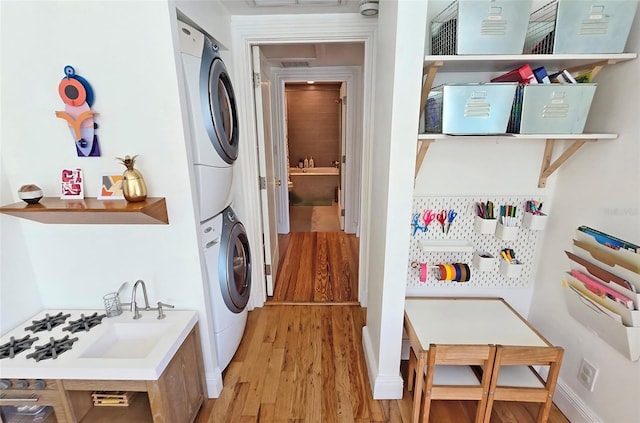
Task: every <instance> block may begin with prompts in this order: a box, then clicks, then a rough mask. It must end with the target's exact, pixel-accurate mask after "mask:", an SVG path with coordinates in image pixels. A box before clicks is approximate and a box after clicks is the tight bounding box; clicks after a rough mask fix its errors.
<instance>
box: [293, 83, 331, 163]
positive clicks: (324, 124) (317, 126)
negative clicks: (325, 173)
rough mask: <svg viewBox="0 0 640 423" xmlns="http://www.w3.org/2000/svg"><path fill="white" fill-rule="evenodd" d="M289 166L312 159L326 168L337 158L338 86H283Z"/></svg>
mask: <svg viewBox="0 0 640 423" xmlns="http://www.w3.org/2000/svg"><path fill="white" fill-rule="evenodd" d="M285 94H286V99H287V128H288V135H289V160H290V166H291V167H296V166H298V161H299V160H300V159H303V160H304V158H305V157H313V160H314V162H315V166H316V167H329V166H331V163H332V162H333V161H336V160H339V157H340V102H339V100H340V84H339V83H335V84H334V83H331V84H313V85H309V84H286V86H285Z"/></svg>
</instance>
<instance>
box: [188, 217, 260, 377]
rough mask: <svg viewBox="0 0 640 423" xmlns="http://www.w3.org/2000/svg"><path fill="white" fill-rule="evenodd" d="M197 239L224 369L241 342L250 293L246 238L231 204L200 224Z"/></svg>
mask: <svg viewBox="0 0 640 423" xmlns="http://www.w3.org/2000/svg"><path fill="white" fill-rule="evenodd" d="M200 239H201V243H202V248H203V250H204V259H205V266H206V270H207V278H208V284H209V296H210V303H209V305H210V308H211V311H212V315H213V331H214V338H215V343H216V353H217V356H218V366H219V367H220V369H221V370H224V369H225V368H226V367H227V366H228V365H229V362H230V361H231V359H232V358H233V355H234V354H235V352H236V350H237V349H238V346H239V345H240V341H241V340H242V335H243V334H244V329H245V326H246V323H247V314H248V311H247V302H248V301H249V294H250V293H251V251H250V249H249V239H248V238H247V233H246V232H245V229H244V226H243V225H242V223H241V222H240V221H238V219H237V217H236V214H235V213H234V211H233V209H232V208H231V207H227V208H226V209H224V210H223V212H222V213H220V214H219V215H217V216H215V217H214V218H213V219H209V220H207V221H205V222H203V223H202V224H201V233H200Z"/></svg>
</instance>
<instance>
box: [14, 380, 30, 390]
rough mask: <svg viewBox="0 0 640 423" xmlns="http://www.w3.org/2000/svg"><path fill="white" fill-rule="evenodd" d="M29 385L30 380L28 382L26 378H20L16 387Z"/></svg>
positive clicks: (20, 387) (23, 387)
mask: <svg viewBox="0 0 640 423" xmlns="http://www.w3.org/2000/svg"><path fill="white" fill-rule="evenodd" d="M28 386H29V382H27V381H26V380H24V379H20V380H18V381H16V383H15V387H16V388H18V389H25V388H27V387H28Z"/></svg>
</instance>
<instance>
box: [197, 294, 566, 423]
mask: <svg viewBox="0 0 640 423" xmlns="http://www.w3.org/2000/svg"><path fill="white" fill-rule="evenodd" d="M364 323H365V311H364V309H362V308H361V307H359V306H357V305H333V306H327V305H274V306H270V307H263V308H260V309H255V310H253V311H251V312H249V318H248V322H247V329H246V332H245V335H244V337H243V339H242V343H241V344H240V347H239V349H238V351H237V352H236V354H235V356H234V357H233V360H232V361H231V363H230V364H229V367H228V368H227V370H226V371H225V373H224V389H223V390H222V393H221V395H220V397H219V398H217V399H210V400H208V401H207V402H206V403H205V405H204V407H203V408H202V409H201V410H200V413H199V415H198V417H197V418H196V420H195V423H222V422H230V423H238V422H265V423H270V422H278V423H280V422H304V423H331V422H361V423H362V422H391V423H396V422H397V423H409V422H410V418H411V397H410V395H409V393H407V392H406V390H405V392H404V397H403V398H402V399H400V400H384V401H376V400H373V399H372V396H371V390H370V387H369V381H368V375H367V371H366V365H365V361H364V354H363V352H362V335H361V334H362V326H363V325H364ZM400 370H401V372H406V363H405V362H403V364H402V366H401V369H400ZM403 376H404V373H403ZM536 407H537V406H536V405H531V404H522V403H500V402H497V403H496V405H495V406H494V413H493V415H492V419H491V423H530V422H531V423H532V422H534V421H535V414H536V412H537V408H536ZM474 410H475V402H467V401H434V404H433V406H432V411H431V420H430V421H431V422H434V423H467V422H469V423H471V422H473V415H474ZM548 423H568V420H567V419H566V418H565V417H564V416H563V415H562V414H561V413H560V412H559V411H558V409H557V408H556V407H555V406H554V407H553V409H552V412H551V416H550V418H549V421H548Z"/></svg>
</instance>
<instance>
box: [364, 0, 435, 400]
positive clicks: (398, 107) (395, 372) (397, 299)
mask: <svg viewBox="0 0 640 423" xmlns="http://www.w3.org/2000/svg"><path fill="white" fill-rule="evenodd" d="M426 12H427V7H426V2H422V1H405V2H397V3H396V2H381V3H380V14H379V17H378V29H379V33H378V38H377V45H376V66H375V68H376V71H375V75H374V78H375V87H376V91H375V106H374V121H373V122H374V123H373V125H374V131H373V139H372V142H373V144H372V145H373V148H372V155H371V158H370V160H371V169H372V172H371V182H370V183H371V185H370V186H369V189H370V192H371V195H370V203H369V204H366V203H365V204H363V207H364V209H365V211H366V212H368V213H369V219H368V221H369V224H368V234H367V233H366V232H365V233H363V238H362V242H363V243H365V242H366V243H367V248H368V253H369V261H368V263H369V268H368V270H367V271H368V274H369V278H368V283H369V292H368V298H367V323H366V326H365V327H364V328H363V344H364V349H365V357H366V359H367V366H368V372H369V381H370V383H371V385H372V392H373V397H374V398H376V399H383V398H401V397H402V380H401V379H400V375H399V367H398V364H399V363H400V342H401V338H402V319H403V309H404V294H405V288H406V285H405V281H406V279H405V274H406V270H405V268H406V263H407V259H408V248H407V246H408V244H409V224H410V222H409V221H408V220H407V219H406V216H409V215H410V213H411V198H412V184H413V165H412V164H413V163H415V156H416V151H415V142H416V134H417V133H418V122H417V119H416V115H417V110H418V108H419V104H420V76H421V74H422V52H423V48H424V45H423V43H422V42H421V41H420V40H421V39H422V38H423V37H422V35H423V34H424V31H425V24H426ZM409 40H418V41H416V42H410V41H409ZM365 160H367V159H366V158H365ZM408 164H410V165H408ZM363 229H365V228H363Z"/></svg>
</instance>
